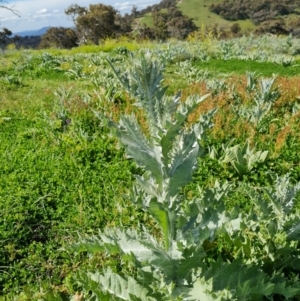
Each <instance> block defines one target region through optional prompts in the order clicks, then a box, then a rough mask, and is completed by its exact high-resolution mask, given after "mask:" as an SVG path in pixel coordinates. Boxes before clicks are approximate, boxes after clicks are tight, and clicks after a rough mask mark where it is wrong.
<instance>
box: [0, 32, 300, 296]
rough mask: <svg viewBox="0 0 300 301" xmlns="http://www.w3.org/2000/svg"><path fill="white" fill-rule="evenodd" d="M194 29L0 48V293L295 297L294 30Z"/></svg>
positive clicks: (297, 136)
mask: <svg viewBox="0 0 300 301" xmlns="http://www.w3.org/2000/svg"><path fill="white" fill-rule="evenodd" d="M200 38H201V42H199V40H197V36H194V37H191V38H190V41H188V42H180V41H173V42H167V43H144V44H137V43H136V42H133V41H129V40H126V39H123V40H121V39H120V40H119V41H118V40H106V41H103V42H102V43H101V45H86V46H84V45H82V46H80V47H77V48H75V49H72V50H70V51H66V50H60V49H50V50H49V51H48V52H44V51H41V50H39V51H33V50H31V51H28V50H16V49H11V50H6V51H5V52H3V53H2V54H1V58H0V64H1V66H3V67H2V68H1V71H0V91H1V102H0V123H1V131H0V137H1V146H0V150H1V151H0V156H1V160H0V162H1V163H0V165H1V168H0V170H1V173H0V174H1V181H0V183H1V189H0V212H1V213H0V214H1V219H0V242H1V245H2V246H3V247H2V248H1V249H0V266H1V267H0V273H1V277H0V286H1V292H2V296H1V297H2V299H3V300H70V299H72V298H73V300H89V299H90V300H119V299H123V300H202V299H205V300H270V299H271V300H272V299H273V300H276V301H278V300H280V301H281V300H299V298H300V286H299V280H298V277H299V273H300V271H299V266H300V265H299V260H300V257H299V256H300V255H299V242H298V241H299V230H298V228H299V210H300V197H299V190H300V184H299V180H300V166H299V155H298V153H299V152H298V150H299V146H300V145H299V143H300V131H299V112H300V111H299V110H300V107H299V106H300V105H299V95H300V87H299V85H298V82H299V76H298V74H299V70H298V69H299V67H298V54H299V49H300V41H299V40H298V39H294V38H292V37H277V38H276V37H273V36H272V37H270V36H261V37H259V38H256V39H254V38H253V37H251V36H249V37H240V38H235V39H231V40H228V41H218V40H216V39H213V38H211V37H210V36H200ZM247 66H248V67H247ZM272 73H277V75H275V74H274V75H273V74H272ZM180 90H181V93H180ZM117 138H118V139H117ZM120 142H121V143H120ZM241 267H242V268H241ZM223 275H229V276H230V277H224V276H223ZM1 297H0V300H1Z"/></svg>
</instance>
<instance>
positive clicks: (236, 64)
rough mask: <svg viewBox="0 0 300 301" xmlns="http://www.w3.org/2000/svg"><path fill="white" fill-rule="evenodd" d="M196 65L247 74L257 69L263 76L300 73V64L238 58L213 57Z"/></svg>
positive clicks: (225, 71)
mask: <svg viewBox="0 0 300 301" xmlns="http://www.w3.org/2000/svg"><path fill="white" fill-rule="evenodd" d="M196 66H198V67H199V68H201V69H207V70H209V71H212V72H214V73H233V74H246V72H247V71H251V72H253V71H255V72H257V73H258V74H261V75H263V76H272V74H279V75H281V76H299V75H300V65H299V64H295V65H292V66H288V67H283V66H280V65H278V64H275V63H269V62H257V61H245V60H237V59H231V60H221V59H211V60H209V61H208V62H203V61H200V62H197V63H196Z"/></svg>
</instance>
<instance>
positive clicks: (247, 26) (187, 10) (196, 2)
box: [140, 0, 299, 31]
mask: <svg viewBox="0 0 300 301" xmlns="http://www.w3.org/2000/svg"><path fill="white" fill-rule="evenodd" d="M175 2H177V7H178V8H179V9H180V10H182V12H183V14H184V15H186V16H188V17H190V18H193V20H194V22H195V24H196V25H197V26H198V27H201V26H202V25H214V24H220V25H221V26H222V27H230V26H231V25H232V24H233V23H239V24H240V26H241V28H242V30H243V31H247V30H253V29H256V28H257V27H258V25H256V24H254V23H253V22H252V21H251V20H250V19H245V20H238V21H230V20H226V19H224V18H223V17H221V16H220V15H218V14H216V13H213V12H212V11H210V6H211V5H212V4H214V5H218V4H220V3H222V2H223V1H222V0H180V1H175ZM232 2H234V1H232ZM249 3H250V1H249V2H247V5H248V4H249ZM249 5H250V4H249ZM283 17H284V20H285V22H286V23H289V22H291V21H293V20H295V19H297V18H299V15H298V14H295V13H291V14H288V15H285V16H283ZM140 21H141V22H142V23H144V24H146V25H147V26H149V27H152V26H153V21H152V16H151V13H150V12H148V13H146V14H145V15H144V17H142V18H141V19H140Z"/></svg>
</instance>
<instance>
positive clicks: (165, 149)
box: [74, 54, 298, 301]
mask: <svg viewBox="0 0 300 301" xmlns="http://www.w3.org/2000/svg"><path fill="white" fill-rule="evenodd" d="M110 64H111V67H112V69H113V70H114V72H115V74H116V76H117V78H118V79H119V81H120V83H121V84H122V86H123V87H124V88H125V89H126V90H127V92H128V93H129V94H130V95H131V96H132V97H133V98H134V99H135V100H136V105H137V106H139V107H141V108H142V109H143V110H144V112H145V115H146V121H147V132H145V131H143V130H142V128H141V126H140V124H139V123H138V121H137V119H136V117H135V116H134V115H123V116H122V117H121V119H120V121H119V122H118V123H115V122H113V121H111V120H108V122H107V124H108V125H109V126H111V127H112V128H114V129H115V130H116V133H117V136H118V137H119V139H120V141H121V143H122V144H123V145H124V147H125V149H126V152H127V154H128V157H130V158H132V159H134V160H135V161H136V163H137V164H138V165H139V166H140V167H142V168H143V169H144V170H145V172H144V174H143V175H142V176H136V184H135V185H134V187H133V189H132V194H131V199H132V202H133V203H134V204H136V205H137V206H138V207H140V208H142V209H144V210H145V211H146V212H147V213H148V214H149V215H150V216H152V218H153V219H154V220H155V221H156V222H157V225H158V227H159V229H160V230H161V233H160V235H157V236H155V235H154V234H152V233H151V231H150V230H149V229H147V227H146V225H141V227H140V230H137V229H134V228H130V229H121V228H106V229H104V230H102V231H99V234H98V235H94V236H90V237H81V238H80V241H79V242H78V243H77V244H76V245H75V246H74V248H75V250H77V251H79V252H80V251H87V252H89V253H92V254H93V253H97V252H102V253H105V254H106V255H118V256H120V258H121V260H123V262H127V263H128V262H130V263H131V268H132V273H130V275H128V274H127V273H126V272H122V271H121V272H120V273H118V274H117V273H116V272H114V271H113V270H112V269H110V268H107V269H104V270H101V271H91V272H84V271H81V272H79V273H78V274H77V275H76V277H75V280H76V283H77V285H79V287H80V288H81V290H82V296H83V297H84V298H85V300H95V301H96V300H101V301H103V300H134V301H138V300H141V301H144V300H153V301H154V300H190V301H192V300H199V301H202V300H206V301H210V300H239V301H240V300H263V298H264V296H270V298H271V299H270V300H272V294H273V293H274V291H275V289H276V287H277V286H276V284H275V283H274V281H273V280H272V279H271V278H270V277H269V276H268V275H267V274H265V273H264V272H263V271H262V270H261V269H260V267H259V266H257V265H255V264H253V265H247V264H246V262H243V259H242V258H239V257H237V258H235V259H233V260H232V261H229V260H227V259H222V257H221V256H220V257H218V258H213V257H210V255H209V253H210V251H211V250H212V249H215V248H216V245H217V243H216V238H217V237H218V236H222V235H223V236H226V235H227V237H230V236H231V235H232V234H233V233H237V234H236V240H235V242H234V243H235V244H237V243H239V242H240V244H241V245H242V241H243V238H242V237H241V236H239V235H241V233H242V232H243V231H242V229H241V225H244V222H243V221H242V215H241V214H240V213H239V211H238V210H236V209H233V210H232V211H226V210H225V206H224V202H223V198H224V196H226V195H227V193H228V190H229V189H230V185H229V184H228V183H224V184H220V183H219V182H217V181H216V184H215V186H214V187H213V188H209V189H201V188H199V192H200V195H201V197H199V198H198V199H192V200H186V199H184V198H183V195H182V194H181V188H182V187H183V186H185V185H186V184H187V183H189V182H190V181H191V180H192V174H193V171H194V169H195V168H196V165H197V160H198V157H199V154H200V153H201V151H202V149H201V146H200V142H201V140H203V139H205V131H206V130H207V129H209V128H210V127H212V123H211V117H212V116H213V114H214V112H215V110H213V111H211V112H209V113H208V114H206V115H202V116H201V117H200V119H199V121H198V122H196V123H194V124H189V123H188V116H189V114H190V113H192V112H194V111H195V109H196V108H197V106H198V104H199V103H200V102H201V101H203V100H204V99H205V98H206V97H207V95H204V96H201V97H198V96H191V97H189V98H188V99H187V100H186V101H184V102H183V101H181V100H180V96H179V95H176V96H173V97H171V96H167V95H166V91H167V87H163V86H162V80H163V75H162V72H163V67H162V65H161V64H160V63H159V62H158V61H155V60H153V59H151V56H146V55H143V54H141V55H140V57H138V58H133V61H132V67H131V68H130V69H129V70H128V71H127V72H125V73H121V72H120V70H118V69H117V68H115V67H114V65H113V64H112V63H111V62H110ZM98 115H99V117H101V118H102V119H104V118H105V117H104V116H103V114H101V113H98ZM224 233H226V235H224ZM282 288H284V285H283V286H282ZM297 292H298V291H293V293H294V294H296V293H297ZM290 295H293V294H290Z"/></svg>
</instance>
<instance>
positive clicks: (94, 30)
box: [65, 3, 128, 44]
mask: <svg viewBox="0 0 300 301" xmlns="http://www.w3.org/2000/svg"><path fill="white" fill-rule="evenodd" d="M65 13H66V14H67V15H69V16H71V18H72V20H73V22H74V25H75V27H76V32H77V36H78V39H79V43H80V44H82V43H87V42H92V43H95V44H98V43H99V41H100V40H102V39H105V38H107V37H113V36H115V35H116V34H117V33H118V30H119V29H120V27H122V30H123V29H124V28H125V29H126V30H128V26H127V25H126V22H123V23H125V25H126V26H123V25H124V24H123V23H122V22H120V18H121V17H120V16H118V12H117V10H115V9H114V8H113V7H112V6H111V5H105V4H101V3H100V4H90V6H89V8H88V9H87V8H84V7H81V6H79V5H77V4H73V5H71V6H70V7H68V9H66V10H65Z"/></svg>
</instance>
